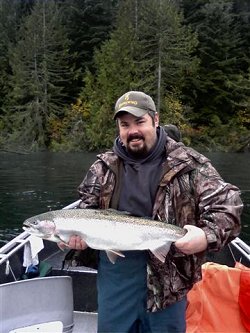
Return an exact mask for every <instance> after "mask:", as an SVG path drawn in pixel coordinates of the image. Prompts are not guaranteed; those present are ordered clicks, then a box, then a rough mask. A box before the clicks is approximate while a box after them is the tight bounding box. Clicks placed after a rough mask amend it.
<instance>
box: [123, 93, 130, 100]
mask: <svg viewBox="0 0 250 333" xmlns="http://www.w3.org/2000/svg"><path fill="white" fill-rule="evenodd" d="M124 99H125V101H128V100H129V93H128V94H126V95H125V97H124Z"/></svg>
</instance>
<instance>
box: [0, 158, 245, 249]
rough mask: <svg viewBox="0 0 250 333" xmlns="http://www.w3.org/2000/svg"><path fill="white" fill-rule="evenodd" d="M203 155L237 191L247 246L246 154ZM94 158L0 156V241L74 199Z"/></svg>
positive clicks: (243, 235) (243, 233)
mask: <svg viewBox="0 0 250 333" xmlns="http://www.w3.org/2000/svg"><path fill="white" fill-rule="evenodd" d="M205 155H206V156H208V157H209V158H210V159H211V160H212V162H213V165H214V166H215V167H216V168H217V170H218V171H219V172H220V174H221V175H222V177H223V178H224V179H225V180H226V181H228V182H231V183H232V184H235V185H237V186H238V187H239V188H240V189H241V191H242V199H243V202H244V211H243V217H242V226H243V230H242V234H241V237H242V239H244V240H245V241H247V242H248V243H250V180H249V177H248V174H249V164H250V163H249V162H250V154H231V153H207V154H205ZM95 158H96V154H95V153H34V154H29V155H20V154H10V153H0V177H1V178H0V179H1V180H0V240H2V241H3V240H4V241H5V242H6V241H7V240H10V239H12V238H13V237H14V236H15V235H17V234H18V233H20V232H21V231H22V229H21V227H22V223H23V221H24V220H25V219H26V218H28V217H30V216H33V215H36V214H40V213H42V212H45V211H48V210H54V209H60V208H62V207H63V206H65V205H67V204H69V203H71V202H73V201H75V200H77V199H78V194H77V186H78V185H79V184H80V182H81V181H82V179H83V177H84V175H85V173H86V171H87V170H88V168H89V166H90V165H91V163H92V162H93V161H94V160H95Z"/></svg>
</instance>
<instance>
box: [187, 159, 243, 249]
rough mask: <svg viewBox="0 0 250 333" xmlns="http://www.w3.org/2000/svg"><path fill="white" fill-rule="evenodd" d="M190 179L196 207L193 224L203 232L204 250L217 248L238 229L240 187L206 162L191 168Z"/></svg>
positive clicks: (238, 230) (240, 206)
mask: <svg viewBox="0 0 250 333" xmlns="http://www.w3.org/2000/svg"><path fill="white" fill-rule="evenodd" d="M191 182H192V183H193V188H194V192H195V198H196V204H197V208H198V216H197V222H196V223H197V226H198V227H200V228H202V229H203V230H204V232H205V234H206V237H207V240H208V250H214V251H217V250H220V249H221V248H222V247H223V246H225V245H226V244H227V243H229V242H230V241H231V240H233V239H234V238H235V237H237V236H238V235H239V233H240V216H241V213H242V208H243V204H242V201H241V199H240V191H239V189H238V188H237V187H236V186H234V185H232V184H229V183H227V182H225V181H224V180H223V179H222V178H221V177H220V176H219V174H218V172H217V171H216V170H215V168H214V167H213V166H212V165H211V163H210V162H207V163H205V164H203V165H202V166H200V168H197V169H196V170H195V171H193V172H192V175H191Z"/></svg>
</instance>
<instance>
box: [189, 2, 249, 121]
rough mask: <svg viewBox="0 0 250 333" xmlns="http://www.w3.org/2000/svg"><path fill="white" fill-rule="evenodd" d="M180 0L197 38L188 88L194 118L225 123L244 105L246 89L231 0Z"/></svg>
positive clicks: (240, 43)
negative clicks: (194, 72)
mask: <svg viewBox="0 0 250 333" xmlns="http://www.w3.org/2000/svg"><path fill="white" fill-rule="evenodd" d="M183 2H184V5H185V9H186V12H185V14H186V18H187V21H188V23H191V24H192V26H193V28H194V29H195V30H196V32H197V34H198V39H199V47H198V50H197V56H198V57H199V59H200V70H199V76H198V77H199V79H196V81H195V82H194V85H193V88H192V89H190V91H194V100H195V106H194V110H195V112H196V114H195V116H194V122H195V123H196V125H201V124H203V125H204V124H205V125H214V121H215V122H217V120H215V119H218V121H221V122H224V123H227V122H228V121H230V119H232V117H235V116H237V113H238V112H239V111H240V110H241V109H242V107H244V105H245V104H246V100H247V94H248V91H249V80H248V78H247V70H246V69H247V68H246V60H245V59H246V57H245V54H244V51H243V49H242V45H243V39H242V35H241V34H240V25H239V24H238V23H237V20H236V19H235V15H234V13H233V3H232V2H231V1H227V0H219V1H217V0H209V1H206V2H204V1H197V2H191V1H189V0H186V1H183ZM243 64H245V65H243ZM243 67H245V68H244V69H243Z"/></svg>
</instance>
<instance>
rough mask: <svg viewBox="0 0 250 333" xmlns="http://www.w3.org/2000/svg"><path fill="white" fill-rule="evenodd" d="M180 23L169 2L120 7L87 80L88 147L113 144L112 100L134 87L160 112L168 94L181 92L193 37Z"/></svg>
mask: <svg viewBox="0 0 250 333" xmlns="http://www.w3.org/2000/svg"><path fill="white" fill-rule="evenodd" d="M181 21H182V16H181V14H180V13H178V11H177V9H176V7H175V6H174V5H173V4H172V3H171V2H170V1H167V2H165V1H161V0H153V1H149V0H148V1H145V0H144V1H142V0H141V1H139V0H137V1H135V0H127V1H124V2H123V3H121V6H120V8H119V14H118V17H117V26H116V29H115V31H114V32H113V33H112V35H111V39H110V40H109V41H107V42H106V43H104V45H103V46H102V47H101V50H100V51H97V52H96V54H95V57H94V63H95V75H93V74H91V73H89V74H88V76H87V77H86V78H85V80H86V87H85V89H84V92H83V94H82V99H83V100H85V101H87V102H89V103H90V104H91V107H90V111H89V112H90V115H89V122H88V124H86V140H87V141H88V143H89V146H90V147H91V148H92V149H96V148H97V147H107V146H109V145H110V144H111V142H112V140H113V135H114V133H115V129H114V126H113V120H112V118H113V117H112V116H113V108H114V102H115V100H116V99H117V98H118V97H119V96H120V95H121V94H123V93H124V92H125V91H127V90H133V89H137V90H143V91H145V92H147V93H149V94H150V95H152V97H153V98H155V99H157V96H158V108H159V107H160V100H162V101H164V97H165V96H164V95H165V94H167V92H169V93H176V92H178V93H180V92H181V89H182V86H183V81H184V80H183V76H187V75H188V74H187V73H188V71H189V72H192V69H193V68H195V65H196V60H195V59H192V57H191V53H192V51H193V48H194V46H195V45H196V41H195V36H193V35H192V34H191V32H190V31H189V29H188V28H185V29H184V27H183V26H182V23H181ZM161 91H162V92H164V93H163V94H162V95H161V94H160V92H161ZM164 104H165V103H162V105H163V107H162V110H164Z"/></svg>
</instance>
